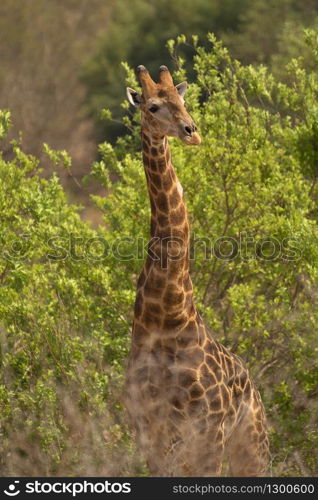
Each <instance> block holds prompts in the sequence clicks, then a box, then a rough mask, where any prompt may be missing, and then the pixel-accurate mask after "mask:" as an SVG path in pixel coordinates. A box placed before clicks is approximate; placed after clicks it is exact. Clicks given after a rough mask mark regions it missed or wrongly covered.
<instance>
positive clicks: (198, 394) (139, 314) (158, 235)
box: [126, 67, 268, 476]
mask: <svg viewBox="0 0 318 500" xmlns="http://www.w3.org/2000/svg"><path fill="white" fill-rule="evenodd" d="M162 72H163V73H161V84H158V85H155V84H154V83H153V82H152V80H151V79H150V77H149V74H148V73H147V72H146V70H145V69H144V68H143V67H142V69H141V70H140V80H141V83H142V85H143V98H142V99H143V100H142V101H141V108H142V111H143V120H142V146H143V160H144V167H145V172H146V178H147V185H148V192H149V197H150V203H151V230H150V232H151V240H150V243H149V250H148V257H147V260H146V263H145V265H144V268H143V270H142V272H141V275H140V277H139V280H138V285H137V295H136V303H135V318H134V325H133V334H132V346H131V352H130V356H129V361H128V370H127V391H126V393H127V397H126V405H127V409H128V412H129V414H130V417H131V420H132V423H133V426H134V428H135V429H136V437H137V441H138V443H139V446H140V448H141V451H142V452H143V454H144V456H145V457H146V459H147V463H148V466H149V469H150V472H151V474H152V475H180V476H184V475H191V476H203V475H204V476H217V475H220V473H221V468H222V462H223V460H224V458H227V459H228V462H229V473H230V474H231V475H235V476H258V475H263V474H264V473H265V471H266V467H267V461H268V440H267V432H266V424H265V415H264V409H263V405H262V402H261V399H260V396H259V393H258V392H257V390H256V389H255V387H254V385H253V383H252V381H251V380H250V377H249V374H248V371H247V369H246V368H245V366H244V364H243V362H242V361H241V359H240V358H239V357H238V356H236V355H235V354H233V353H231V352H230V351H228V349H226V348H225V347H224V346H222V345H221V344H220V343H218V342H217V341H216V340H215V339H213V337H212V335H211V334H210V332H209V331H208V329H207V328H206V326H205V325H204V323H203V321H202V319H201V318H200V315H199V314H198V312H197V311H196V308H195V305H194V302H193V291H192V283H191V278H190V276H189V256H188V253H189V223H188V216H187V210H186V206H185V203H184V197H183V193H182V188H181V185H180V183H179V181H178V179H177V176H176V173H175V170H174V168H173V166H172V163H171V155H170V149H169V145H168V141H167V138H166V135H176V133H175V132H173V131H172V132H171V131H170V132H169V131H168V132H167V131H166V128H165V126H166V125H162V121H163V118H161V119H159V120H156V119H155V118H154V117H153V116H152V115H151V114H150V113H149V111H148V110H147V108H146V103H147V104H148V106H149V105H150V106H152V109H154V99H157V101H155V102H157V103H158V95H159V96H160V100H161V102H165V103H166V102H168V103H169V104H171V103H172V108H171V107H170V108H169V111H170V113H171V115H172V116H173V117H174V119H175V120H176V121H177V123H178V126H179V129H180V123H181V127H182V131H183V130H186V131H189V130H190V132H191V134H187V135H190V139H189V138H188V137H187V138H186V139H184V137H181V138H182V139H183V140H184V142H187V143H189V144H198V143H199V142H200V139H199V136H198V135H197V134H196V132H195V130H196V128H195V126H194V124H193V122H192V120H191V118H190V117H189V115H188V114H187V112H186V111H185V110H184V108H183V102H182V99H181V98H180V97H179V96H178V93H177V91H176V89H175V87H174V86H173V85H172V79H171V77H170V74H169V73H168V72H167V70H166V69H165V68H164V69H163V70H162ZM134 97H136V96H134ZM149 103H150V104H149ZM182 108H183V109H182ZM165 119H166V117H165ZM166 121H168V120H166ZM158 122H159V124H158ZM179 129H178V131H177V133H180V134H181V132H180V130H179ZM190 141H192V142H190Z"/></svg>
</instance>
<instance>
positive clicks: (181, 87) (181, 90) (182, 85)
mask: <svg viewBox="0 0 318 500" xmlns="http://www.w3.org/2000/svg"><path fill="white" fill-rule="evenodd" d="M187 88H188V82H182V83H178V85H176V89H177V91H178V94H179V96H181V97H184V96H185V93H186V91H187Z"/></svg>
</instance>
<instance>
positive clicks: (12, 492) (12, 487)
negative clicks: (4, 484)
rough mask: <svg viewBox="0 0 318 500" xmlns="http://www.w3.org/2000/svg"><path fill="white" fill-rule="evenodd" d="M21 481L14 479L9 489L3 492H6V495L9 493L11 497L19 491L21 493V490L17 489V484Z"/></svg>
mask: <svg viewBox="0 0 318 500" xmlns="http://www.w3.org/2000/svg"><path fill="white" fill-rule="evenodd" d="M19 483H20V481H14V483H12V484H9V486H8V490H9V491H7V490H4V492H3V493H5V494H6V495H8V496H9V497H15V496H17V495H18V494H19V493H20V490H16V484H19Z"/></svg>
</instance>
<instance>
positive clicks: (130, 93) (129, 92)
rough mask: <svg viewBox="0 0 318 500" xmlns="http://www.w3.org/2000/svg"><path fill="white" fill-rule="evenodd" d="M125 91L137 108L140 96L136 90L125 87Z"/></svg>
mask: <svg viewBox="0 0 318 500" xmlns="http://www.w3.org/2000/svg"><path fill="white" fill-rule="evenodd" d="M126 92H127V99H128V101H129V102H130V104H132V105H133V106H135V107H136V108H139V106H140V103H141V96H140V95H139V94H138V92H136V91H135V90H133V89H131V88H129V87H127V89H126Z"/></svg>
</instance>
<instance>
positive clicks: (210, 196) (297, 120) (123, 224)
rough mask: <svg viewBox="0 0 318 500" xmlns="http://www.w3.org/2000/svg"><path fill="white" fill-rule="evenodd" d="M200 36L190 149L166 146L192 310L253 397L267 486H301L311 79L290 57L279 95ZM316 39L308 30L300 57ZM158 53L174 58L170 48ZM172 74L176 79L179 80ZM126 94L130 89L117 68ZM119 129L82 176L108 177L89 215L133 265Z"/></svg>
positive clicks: (133, 210)
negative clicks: (296, 479) (182, 202)
mask: <svg viewBox="0 0 318 500" xmlns="http://www.w3.org/2000/svg"><path fill="white" fill-rule="evenodd" d="M208 38H209V41H210V48H209V49H205V48H202V47H195V50H196V56H195V71H196V73H197V78H196V81H195V82H194V83H192V84H191V85H190V87H189V91H188V97H187V107H188V108H189V110H190V112H191V114H192V116H193V117H194V119H195V121H196V123H197V124H198V126H199V129H200V132H201V135H202V138H203V141H202V145H201V146H200V148H199V149H196V148H187V147H185V146H184V145H183V144H182V143H181V142H180V141H178V140H170V143H171V147H172V157H173V161H174V164H175V166H176V169H177V171H178V174H179V177H180V180H181V183H182V184H183V188H184V192H185V195H186V199H187V204H188V208H189V212H190V217H191V229H192V255H193V259H192V276H193V279H194V285H195V297H196V302H197V305H198V306H199V309H200V311H201V313H202V314H203V316H204V317H205V319H206V322H207V324H208V325H210V326H211V328H212V331H213V332H214V335H215V336H216V337H217V338H218V339H219V340H221V341H222V342H223V343H224V344H225V345H227V346H229V347H230V348H231V349H232V350H234V351H235V352H237V353H238V354H240V355H241V356H243V358H245V360H246V362H247V363H248V365H249V367H250V369H251V371H252V374H253V377H254V379H255V380H256V383H257V384H258V386H259V388H260V390H261V392H262V395H263V399H264V402H265V405H266V408H267V414H268V419H269V425H270V433H271V444H272V458H273V474H274V475H275V474H277V475H294V474H296V475H299V474H300V475H301V474H306V473H308V474H314V473H317V472H318V467H317V465H318V464H317V454H316V449H317V444H318V433H317V383H318V369H317V348H318V342H317V335H316V331H317V326H318V324H317V321H318V316H317V273H318V260H317V259H318V240H317V236H318V233H317V208H316V205H317V204H316V199H317V189H316V180H317V161H316V155H317V152H316V149H317V136H316V133H317V128H316V123H317V122H316V120H317V116H318V115H317V111H318V106H317V93H318V80H317V76H316V74H315V73H314V72H306V70H305V69H304V68H303V66H302V60H301V59H300V60H296V59H294V60H291V62H290V63H289V65H288V66H287V73H288V81H289V84H286V83H282V82H280V81H277V80H276V79H275V78H274V76H273V75H272V74H271V73H270V72H269V71H268V69H267V68H266V67H265V66H260V67H259V68H257V69H256V68H254V67H253V66H244V65H242V64H240V63H239V62H238V61H236V60H233V59H232V58H231V57H230V56H229V54H228V51H227V50H226V49H225V48H224V47H223V46H222V44H221V43H220V42H219V41H217V40H216V39H215V37H214V36H212V35H209V37H208ZM316 38H317V35H316V33H315V32H310V31H308V32H307V34H306V40H307V43H308V45H309V46H311V50H312V49H314V50H312V53H313V57H314V56H315V51H317V41H316ZM183 41H185V40H183V37H179V40H178V43H179V44H181V43H182V42H183ZM194 42H195V44H196V39H194ZM188 43H189V42H188ZM169 46H170V50H171V52H173V53H175V43H174V42H170V43H169ZM179 64H180V66H181V69H180V71H179V72H178V73H176V75H175V77H176V78H175V80H176V81H182V80H183V79H184V78H185V76H186V75H185V71H184V70H183V69H182V61H180V60H179ZM127 83H128V84H129V86H133V87H136V85H137V84H136V82H135V81H134V76H133V73H132V72H131V71H130V70H128V79H127ZM127 120H128V121H127V126H129V127H130V128H133V130H134V132H133V134H132V135H129V136H127V138H126V139H120V140H119V141H118V143H117V145H116V146H115V147H114V148H112V147H111V146H110V145H107V144H104V145H101V147H100V153H101V155H102V157H103V160H102V161H101V162H100V163H97V164H95V166H94V172H95V174H96V175H97V176H99V178H100V179H101V180H104V182H105V185H107V186H109V185H110V184H109V181H107V172H108V171H112V172H115V173H116V174H117V176H118V178H119V180H118V182H117V183H115V184H114V185H113V189H112V192H111V194H110V195H109V196H108V197H107V198H98V205H99V207H100V208H102V209H103V210H104V212H105V221H106V223H107V226H108V227H111V228H112V234H113V237H114V238H119V237H120V236H121V235H125V236H129V237H132V240H131V241H127V242H126V248H125V251H126V255H130V254H132V255H133V254H134V252H135V238H136V236H138V235H140V236H143V237H144V238H146V235H147V232H148V221H149V210H148V200H147V193H146V188H145V181H144V173H143V168H142V164H141V160H140V153H137V154H136V153H135V152H134V151H135V149H136V148H139V147H140V146H139V137H138V136H139V125H138V122H139V117H138V116H137V117H136V121H137V123H136V124H135V125H134V122H133V121H131V122H129V119H128V118H127ZM116 158H117V160H116ZM220 253H221V254H222V253H223V255H224V257H223V258H221V257H220ZM232 253H233V255H231V254H232ZM140 266H141V264H140V263H138V261H137V260H136V259H135V260H134V261H130V262H128V263H126V264H125V265H124V276H125V277H126V279H127V272H128V273H129V274H130V275H131V277H132V278H134V277H135V275H136V273H137V272H138V268H140ZM122 278H123V276H122Z"/></svg>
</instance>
